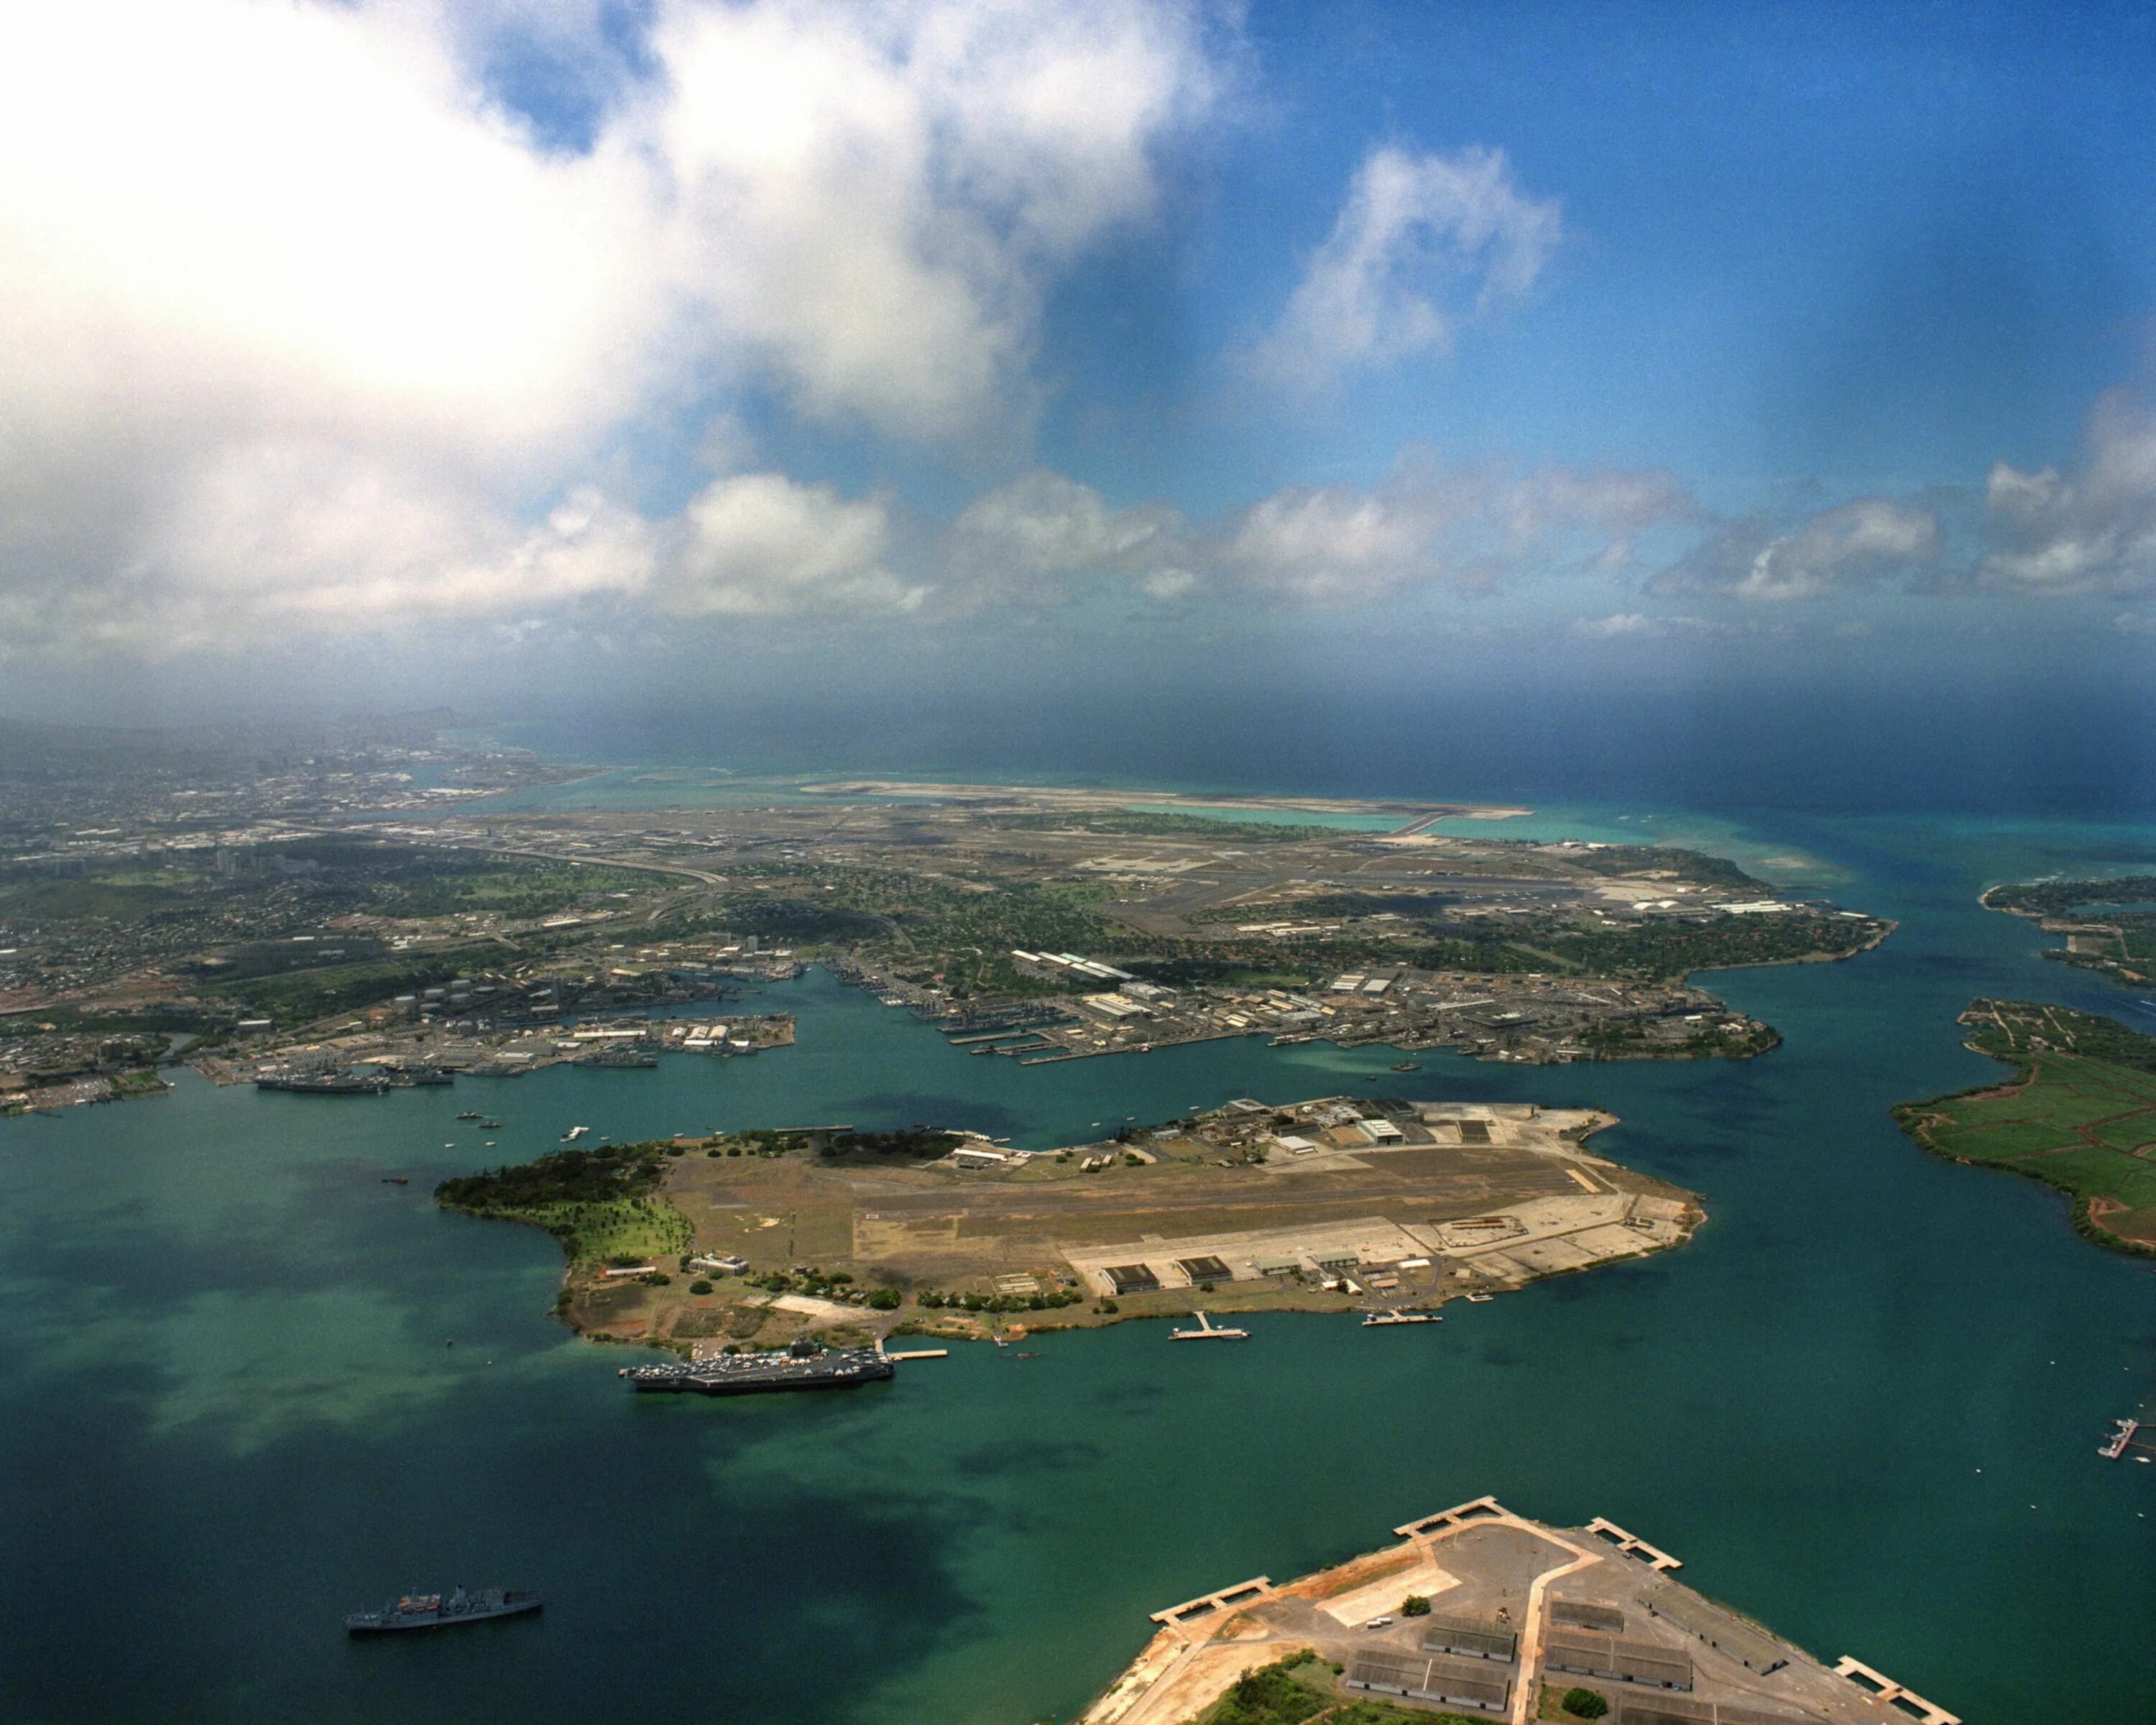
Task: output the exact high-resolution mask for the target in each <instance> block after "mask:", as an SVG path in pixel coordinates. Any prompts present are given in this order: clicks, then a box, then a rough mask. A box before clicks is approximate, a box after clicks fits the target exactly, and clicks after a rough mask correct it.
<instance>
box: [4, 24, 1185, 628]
mask: <svg viewBox="0 0 2156 1725" xmlns="http://www.w3.org/2000/svg"><path fill="white" fill-rule="evenodd" d="M596 16H597V13H596V11H595V9H594V8H593V7H591V6H590V5H588V4H583V3H580V4H578V5H576V6H573V7H567V8H548V7H541V6H535V5H533V4H531V3H530V0H486V3H485V5H484V6H480V5H472V6H460V5H453V4H450V3H449V0H402V3H400V0H358V3H352V4H337V3H331V0H71V3H69V4H68V5H65V6H53V7H30V6H20V7H13V8H8V9H7V10H6V11H5V13H0V154H4V156H5V157H6V159H7V160H8V162H9V163H10V169H9V172H8V173H7V174H6V175H5V176H4V177H0V304H4V305H5V306H6V308H7V312H6V316H4V318H0V399H4V400H5V401H6V403H7V410H6V412H5V413H0V617H4V618H5V619H6V620H7V621H8V624H10V625H11V626H12V628H13V630H14V631H15V632H16V634H18V637H25V636H27V637H37V636H44V637H47V638H58V639H67V638H70V637H76V638H79V637H80V636H82V635H84V634H98V633H101V632H107V631H110V630H119V631H121V632H124V631H125V630H126V629H141V630H143V631H145V632H146V633H149V634H156V633H157V622H158V619H159V618H161V617H165V616H169V617H171V618H172V619H178V620H179V621H180V622H181V624H182V625H183V631H184V630H185V629H194V628H196V627H200V628H203V629H213V628H215V627H216V626H218V624H219V623H220V622H222V624H223V626H224V627H227V628H229V629H244V628H245V627H246V626H247V624H248V623H249V620H250V619H254V618H258V617H267V616H281V617H286V618H296V617H301V616H305V615H309V614H344V613H347V612H348V611H350V610H351V609H352V608H355V607H360V606H364V605H365V604H367V603H398V604H410V605H414V606H418V607H419V608H435V609H442V610H454V611H457V612H459V613H462V612H464V611H465V610H468V609H470V608H473V607H474V606H476V605H480V604H481V603H493V602H496V601H498V602H500V603H510V602H511V600H512V598H514V597H515V589H516V584H517V583H516V580H513V579H512V578H511V574H510V570H511V563H507V562H504V561H503V559H504V557H505V556H506V555H509V553H507V552H505V549H504V547H515V546H516V545H517V544H519V543H520V542H521V537H522V530H521V529H520V528H519V527H518V526H517V525H516V524H517V523H518V522H519V521H523V520H526V519H528V518H529V516H530V515H531V511H532V509H533V507H534V506H535V504H536V505H539V506H543V505H544V504H545V502H546V501H547V500H548V499H552V498H569V497H573V496H576V495H579V488H580V487H583V486H586V485H588V484H589V483H590V481H591V480H593V476H594V475H598V474H600V473H606V472H618V470H619V447H620V445H621V444H622V442H623V439H624V437H625V436H626V435H627V434H628V432H629V429H630V428H632V427H635V426H639V425H641V424H645V423H648V422H649V421H651V420H653V419H654V418H665V419H666V420H668V421H669V422H678V421H679V420H680V419H681V418H696V417H698V416H703V417H707V418H713V419H715V420H717V421H719V422H720V426H721V429H720V434H718V435H716V436H715V437H714V439H712V440H711V441H712V444H713V447H714V448H715V449H729V450H730V451H731V450H733V449H735V447H736V446H737V445H738V444H739V442H740V439H739V438H738V435H737V434H734V433H733V432H732V431H731V429H730V427H729V426H728V424H727V423H726V413H727V409H728V407H729V400H728V397H727V388H728V383H727V380H729V379H731V380H734V382H737V383H738V382H742V381H743V380H747V379H750V378H763V379H768V380H770V381H771V382H773V383H774V384H775V385H776V387H777V388H778V391H779V392H780V393H782V394H783V396H785V397H787V398H789V399H791V400H792V401H793V403H795V404H796V405H797V406H798V408H799V409H800V410H801V411H803V412H804V413H809V414H811V415H814V416H818V417H820V418H829V419H831V420H835V421H841V422H844V423H846V424H866V425H869V426H871V427H873V428H875V429H878V430H880V431H881V432H884V433H885V434H891V435H893V436H897V437H901V438H917V439H930V440H949V439H967V438H977V437H988V436H989V435H991V434H997V435H1001V436H1004V438H1006V439H1008V437H1009V435H1010V434H1012V433H1013V432H1014V430H1015V431H1017V432H1019V434H1022V432H1023V427H1024V419H1025V417H1026V414H1027V413H1028V411H1029V406H1030V402H1031V397H1032V386H1031V384H1030V382H1029V366H1030V362H1031V359H1032V356H1033V349H1034V342H1035V341H1036V339H1037V336H1038V331H1039V319H1040V311H1041V305H1042V301H1043V299H1044V297H1045V293H1046V290H1047V287H1048V285H1049V283H1050V281H1051V280H1052V279H1053V277H1054V276H1055V274H1056V272H1057V271H1059V270H1061V269H1063V268H1065V266H1066V265H1067V264H1069V262H1070V260H1071V259H1073V258H1074V257H1075V255H1076V254H1078V253H1079V252H1081V250H1082V249H1084V248H1086V246H1087V245H1089V244H1093V243H1095V242H1096V241H1097V240H1098V239H1101V236H1103V235H1104V234H1107V233H1109V232H1110V231H1111V230H1112V229H1114V228H1116V227H1117V226H1118V225H1120V224H1123V223H1132V222H1135V221H1140V220H1143V219H1145V218H1147V217H1148V216H1149V215H1150V214H1151V213H1152V211H1153V210H1154V208H1155V207H1156V204H1157V201H1158V187H1157V184H1156V177H1155V170H1154V165H1153V163H1154V157H1155V154H1156V152H1157V151H1158V147H1159V146H1160V145H1161V144H1162V142H1163V141H1164V140H1165V139H1167V138H1168V137H1169V136H1171V135H1173V133H1174V132H1175V131H1176V130H1177V129H1178V127H1181V126H1184V125H1186V124H1188V123H1190V122H1192V121H1194V120H1195V119H1196V118H1198V117H1199V116H1201V115H1203V114H1204V112H1205V111H1206V110H1207V109H1208V106H1209V104H1210V103H1212V102H1213V101H1214V100H1215V98H1216V95H1217V93H1218V90H1219V71H1218V68H1217V64H1216V60H1215V58H1214V54H1213V51H1212V46H1211V44H1209V39H1208V34H1207V27H1206V24H1205V21H1204V18H1203V17H1202V16H1201V15H1200V13H1199V11H1198V10H1197V9H1196V7H1195V5H1194V3H1193V4H1192V5H1183V4H1165V5H1163V4H1147V3H1141V0H1099V3H1085V4H1081V3H1078V0H1063V3H1042V4H1020V3H1018V0H979V3H963V0H921V3H918V4H914V5H909V6H903V7H899V6H894V7H886V8H861V7H855V6H851V5H845V4H841V3H839V0H752V3H746V4H728V5H720V4H715V3H708V0H655V3H654V6H653V8H651V12H650V13H649V34H648V41H647V44H646V47H647V49H648V54H649V69H648V71H647V72H646V73H645V74H643V75H640V76H631V75H629V74H627V73H626V72H624V70H623V69H622V66H621V65H620V64H619V59H620V57H619V56H618V55H617V56H615V57H614V63H610V64H609V65H608V68H607V69H606V71H605V74H604V75H603V77H598V79H597V80H596V83H597V85H598V87H599V89H600V90H601V93H602V94H603V96H604V98H605V100H606V102H607V103H608V104H610V105H607V106H604V107H603V110H602V111H601V113H600V116H599V118H598V121H597V123H596V127H595V134H594V137H593V142H592V145H591V147H590V148H589V149H588V151H562V150H560V149H553V148H548V147H545V146H542V144H541V143H540V142H539V141H536V140H535V139H534V138H533V137H532V136H531V135H530V134H529V132H528V130H527V129H526V126H524V125H523V124H522V123H521V121H517V120H516V119H514V118H513V117H511V116H506V115H505V114H504V113H502V112H500V111H499V110H495V109H494V108H492V107H490V105H488V104H487V102H486V101H485V100H484V98H483V97H482V95H480V93H479V92H478V91H477V90H476V88H475V85H474V84H473V83H472V82H471V79H470V69H471V68H472V67H473V66H474V65H475V64H480V63H481V62H483V61H484V59H485V47H486V39H487V33H488V32H489V30H490V29H498V28H518V29H522V30H525V31H526V32H530V31H533V30H546V31H551V32H552V33H555V34H556V35H557V36H559V37H561V38H562V39H564V40H566V41H567V43H568V44H569V45H570V48H571V49H574V48H576V47H577V45H578V44H583V45H584V46H588V44H589V42H590V39H592V37H593V33H594V31H595V28H596V27H595V25H594V23H593V19H594V18H596ZM565 51H566V50H565ZM715 388H717V389H718V392H719V399H717V400H716V402H714V401H713V399H712V394H713V391H714V389H715ZM691 440H692V441H693V435H692V439H691ZM773 483H774V484H775V485H778V487H780V488H781V489H778V490H773V491H770V492H768V493H767V494H765V495H762V496H761V498H760V499H759V498H758V497H757V496H756V495H752V493H751V492H749V491H735V492H730V493H725V494H721V495H723V497H724V499H725V501H726V510H725V511H721V513H722V514H724V515H725V517H726V518H725V521H724V523H723V525H724V527H725V531H726V536H727V540H728V543H729V545H730V546H731V547H732V549H731V551H729V552H727V553H726V555H725V556H717V555H716V553H715V554H714V557H713V558H712V559H706V563H707V564H708V567H707V570H706V577H705V578H701V585H699V584H698V582H697V581H696V580H690V581H689V583H688V585H687V586H686V587H683V588H666V589H665V590H666V591H667V592H669V593H674V594H675V597H676V598H680V599H681V602H682V603H689V602H690V601H689V600H688V598H686V597H685V596H686V595H687V594H689V593H701V595H702V598H701V599H698V600H696V602H695V603H696V604H697V605H699V606H700V607H702V608H716V609H720V610H725V611H735V612H740V611H756V610H761V609H764V608H767V606H768V604H769V603H770V599H769V598H768V596H769V595H773V594H782V595H783V593H786V592H788V591H789V589H788V587H787V585H786V583H785V582H784V581H783V580H782V579H781V578H780V576H781V572H779V571H778V570H777V569H776V568H775V567H773V565H772V564H771V562H770V561H769V559H768V558H767V557H766V558H765V559H764V560H763V561H762V562H757V558H756V557H753V556H751V555H750V554H749V552H748V551H747V548H746V547H747V546H748V545H749V544H750V543H751V542H757V543H764V544H767V545H773V544H783V543H798V537H797V538H789V536H798V535H803V534H805V535H807V536H808V537H810V538H813V539H815V540H816V541H817V542H818V543H819V544H821V543H822V542H823V537H824V536H829V538H831V539H832V540H834V542H839V543H842V544H843V545H844V546H846V547H852V548H851V549H849V550H845V551H844V552H834V553H833V555H834V556H835V557H838V560H839V562H838V564H835V565H827V564H824V563H819V562H815V561H814V557H812V558H811V563H810V566H809V568H808V572H807V573H805V574H804V575H803V577H802V578H801V579H800V581H799V582H798V583H796V585H798V586H799V587H801V588H804V589H808V590H813V591H814V592H816V593H824V592H826V591H827V590H830V589H832V588H834V587H846V586H847V585H848V584H849V583H853V584H854V590H855V591H856V592H858V593H862V594H865V595H870V594H873V595H882V596H883V597H886V598H888V597H889V596H890V595H889V593H886V592H885V589H884V588H880V586H879V585H878V584H877V583H878V579H879V578H873V577H871V576H870V574H869V573H868V572H869V571H870V569H872V568H875V569H880V568H881V567H882V563H881V561H880V556H881V553H880V551H879V552H877V554H876V555H875V556H869V555H867V553H866V552H865V547H866V546H867V545H868V544H869V542H870V540H872V539H873V538H874V534H873V533H871V532H870V531H869V529H868V526H867V525H866V524H865V521H863V520H862V518H861V517H860V516H859V515H858V514H857V513H855V511H858V510H859V509H860V508H862V507H865V506H862V505H859V504H851V505H849V504H844V503H843V502H842V501H839V500H837V499H836V498H835V497H834V496H831V495H819V494H817V493H816V492H815V490H814V488H803V487H794V486H789V485H787V484H786V482H785V481H783V480H775V479H774V480H773ZM609 489H610V490H611V489H619V482H618V480H617V481H616V482H615V483H614V484H611V485H609ZM581 507H583V505H582V504H574V505H572V514H573V513H575V512H576V510H577V509H579V508H581ZM718 507H719V506H718V504H717V503H716V502H714V503H711V505H710V506H709V508H710V509H717V508H718ZM874 507H875V508H876V509H877V510H879V511H880V509H881V506H880V505H878V506H874ZM280 511H281V512H282V518H281V519H276V518H275V517H276V516H279V514H280ZM727 511H731V513H727ZM788 511H792V512H793V513H792V516H791V523H790V525H789V518H788ZM707 512H708V510H707ZM811 518H813V519H811ZM612 520H613V516H612V515H611V514H608V513H606V512H601V513H600V514H598V515H596V516H593V525H590V526H586V527H585V528H583V529H582V530H580V531H581V533H582V535H583V537H582V538H578V539H577V542H578V543H580V544H585V545H586V547H587V549H586V551H585V552H581V553H579V554H578V555H577V557H571V556H570V555H569V553H568V552H567V550H566V549H565V548H563V547H552V549H550V550H547V552H545V554H544V555H543V556H542V555H541V553H540V552H536V551H535V552H532V553H531V557H532V559H534V560H533V561H530V562H526V563H525V564H520V565H516V567H518V568H521V571H522V574H521V579H522V581H523V582H524V583H526V586H527V587H529V588H531V589H532V590H533V591H535V592H536V591H540V590H543V589H545V588H547V587H548V585H549V583H566V584H567V587H568V588H571V589H573V590H577V591H582V590H583V588H585V587H587V586H588V585H590V584H592V583H593V582H596V581H598V578H597V577H596V576H594V575H593V574H591V573H590V572H588V570H587V572H584V573H581V574H579V573H576V572H574V571H575V570H576V569H577V568H583V567H585V566H586V564H588V563H590V562H593V558H592V556H591V553H590V552H589V549H588V536H589V535H590V534H591V533H592V532H593V531H597V524H598V523H599V522H603V521H612ZM643 531H645V532H646V533H656V532H657V529H656V528H654V527H653V526H651V524H649V523H646V524H645V527H644V530H643ZM701 531H703V529H702V528H701V527H700V526H698V524H697V522H696V521H693V520H691V521H685V523H683V524H682V526H681V527H680V531H679V532H678V534H677V535H676V537H677V538H678V539H679V540H680V544H679V545H678V546H676V547H673V549H674V550H675V552H677V553H678V559H679V561H678V562H676V563H675V564H671V565H670V564H668V563H667V562H666V556H665V553H666V551H667V547H644V548H641V549H633V548H632V547H629V546H628V545H623V546H618V547H614V549H613V551H612V552H610V553H609V555H608V557H607V558H605V559H603V560H600V561H603V562H605V563H606V565H607V567H610V568H619V567H626V566H627V563H634V562H635V561H636V559H637V558H638V557H645V556H648V557H650V558H652V559H654V567H675V568H677V569H678V570H679V571H684V572H685V571H688V570H690V569H692V568H696V567H706V564H700V563H698V562H697V561H696V559H697V557H698V556H699V555H700V554H701V553H699V552H698V550H697V547H698V544H699V541H698V538H697V535H698V534H699V533H700V532H701ZM546 534H547V529H545V528H542V529H540V530H537V538H538V540H539V541H540V542H546ZM659 536H660V537H661V538H664V537H665V535H664V534H660V535H659ZM576 537H577V536H574V535H572V538H576ZM631 538H632V539H634V538H635V535H634V534H632V535H631ZM624 559H626V560H627V563H624ZM743 559H746V561H743ZM513 561H514V560H513V557H512V559H511V562H513ZM840 565H843V572H842V570H841V568H840V567H839V566H840ZM729 570H749V571H752V574H750V575H746V576H742V577H740V578H737V576H736V575H734V574H730V573H728V572H727V571H729ZM757 570H760V571H761V573H753V571H757ZM653 579H654V583H655V582H656V580H657V578H656V577H655V576H654V578H653ZM861 582H865V583H867V585H866V586H865V587H864V586H860V584H859V583H861ZM609 583H610V584H609ZM759 583H760V585H759ZM598 584H599V585H601V586H605V587H608V590H613V591H624V590H627V589H628V588H629V587H630V586H632V585H634V583H629V582H628V581H627V579H626V578H620V579H615V578H608V580H607V581H604V582H598ZM651 591H652V592H653V593H654V594H655V593H658V592H659V591H660V587H659V586H657V585H654V587H653V588H651ZM759 593H762V595H764V596H762V597H760V596H759ZM108 613H109V614H110V619H107V616H106V614H108ZM376 620H380V619H376Z"/></svg>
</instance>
